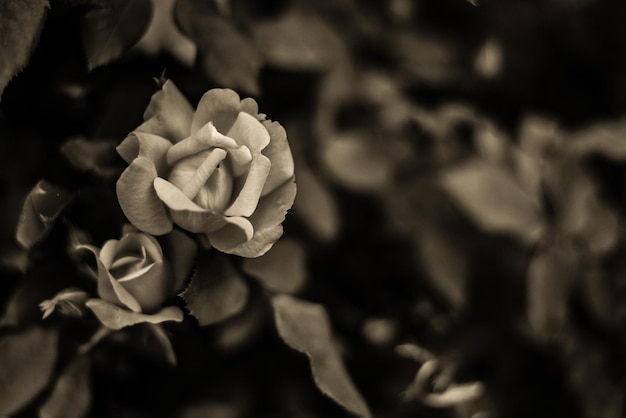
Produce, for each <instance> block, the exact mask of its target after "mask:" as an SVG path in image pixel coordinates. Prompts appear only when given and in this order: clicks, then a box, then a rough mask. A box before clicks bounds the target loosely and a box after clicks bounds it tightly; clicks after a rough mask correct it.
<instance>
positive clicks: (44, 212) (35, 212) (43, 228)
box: [17, 180, 71, 249]
mask: <svg viewBox="0 0 626 418" xmlns="http://www.w3.org/2000/svg"><path fill="white" fill-rule="evenodd" d="M70 199H71V196H70V193H69V192H67V191H66V190H63V189H61V188H60V187H58V186H55V185H53V184H50V183H48V182H47V181H45V180H41V181H40V182H39V183H37V185H36V186H35V187H34V188H33V189H32V190H31V192H30V193H29V194H28V196H27V197H26V200H25V202H24V206H23V208H22V214H21V215H20V219H19V222H18V225H17V241H18V242H19V243H20V244H21V245H22V246H23V247H24V248H26V249H28V248H30V247H32V246H33V245H35V244H36V243H37V242H39V241H40V240H41V239H42V238H44V237H45V236H46V234H47V233H48V231H50V229H51V228H52V226H53V225H54V221H55V220H56V218H57V217H58V216H59V214H60V213H61V211H62V210H63V208H64V207H65V206H66V205H67V204H68V203H69V201H70Z"/></svg>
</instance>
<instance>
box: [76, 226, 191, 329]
mask: <svg viewBox="0 0 626 418" xmlns="http://www.w3.org/2000/svg"><path fill="white" fill-rule="evenodd" d="M166 239H169V242H170V244H171V245H170V247H171V248H172V253H173V254H171V258H170V261H171V262H168V261H166V259H165V258H164V255H163V250H162V248H161V245H160V244H159V242H158V241H157V240H156V239H155V238H154V237H153V236H151V235H148V234H145V233H143V232H140V231H138V230H136V229H134V228H133V227H126V228H125V233H123V236H122V238H121V239H119V240H115V239H112V240H109V241H106V242H105V243H104V245H103V246H102V249H98V248H96V247H93V246H89V245H81V246H80V247H81V248H84V249H88V250H90V251H91V252H92V253H93V254H94V255H95V259H96V264H97V273H96V276H97V284H98V296H99V299H90V300H88V301H87V302H86V305H87V307H89V308H90V309H91V310H92V311H93V312H94V313H95V314H96V316H97V317H98V319H100V321H101V322H102V323H103V324H104V325H106V326H107V327H109V328H113V329H119V328H122V327H124V326H128V325H133V324H135V323H139V322H152V323H158V322H162V321H168V320H175V321H181V320H182V318H183V313H182V311H181V310H180V309H179V308H178V307H175V306H170V307H166V308H163V303H164V302H165V301H166V300H167V299H168V298H170V297H172V296H174V295H175V294H176V292H177V291H180V290H181V288H182V287H183V285H184V282H185V280H186V279H187V277H188V275H189V273H190V271H191V266H192V264H193V260H194V258H195V254H196V245H195V243H193V240H191V239H190V238H189V237H187V236H186V235H185V234H183V233H182V232H180V231H173V232H172V233H171V234H170V235H168V236H167V237H166Z"/></svg>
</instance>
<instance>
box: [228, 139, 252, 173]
mask: <svg viewBox="0 0 626 418" xmlns="http://www.w3.org/2000/svg"><path fill="white" fill-rule="evenodd" d="M227 151H228V156H229V157H230V162H231V165H232V170H233V176H235V177H239V176H241V175H242V174H243V173H245V172H246V170H247V169H248V166H249V165H250V162H251V161H252V154H251V153H250V150H249V149H248V147H246V146H245V145H242V146H240V147H237V148H231V149H228V150H227Z"/></svg>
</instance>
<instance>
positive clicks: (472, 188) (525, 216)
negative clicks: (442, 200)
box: [441, 160, 543, 243]
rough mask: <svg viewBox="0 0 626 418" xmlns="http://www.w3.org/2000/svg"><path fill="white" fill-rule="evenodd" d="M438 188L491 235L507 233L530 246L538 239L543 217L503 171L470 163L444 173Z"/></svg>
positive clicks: (533, 202) (529, 197)
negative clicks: (441, 188) (440, 186)
mask: <svg viewBox="0 0 626 418" xmlns="http://www.w3.org/2000/svg"><path fill="white" fill-rule="evenodd" d="M441 185H442V186H443V189H444V190H445V191H446V192H447V193H448V195H449V196H450V197H451V198H452V199H453V200H454V201H455V202H456V203H457V204H458V205H459V206H460V207H461V208H462V209H463V210H464V211H465V213H466V214H467V215H468V217H469V218H470V219H472V220H473V221H474V222H476V224H477V225H478V226H479V227H481V228H483V229H484V230H486V231H488V232H492V233H508V234H512V235H513V236H515V237H516V238H519V239H520V240H521V241H522V242H525V243H533V242H536V240H537V239H538V238H539V237H540V236H541V232H542V229H543V219H542V213H541V209H540V206H539V202H537V201H536V200H535V199H534V197H533V196H531V195H530V194H528V193H526V192H525V191H524V190H523V189H522V188H521V187H520V186H519V184H518V183H517V181H516V180H515V178H514V177H513V176H512V175H511V174H509V173H508V172H506V171H505V170H503V169H501V168H499V167H496V166H492V165H488V164H485V163H483V162H481V161H478V160H472V161H469V162H467V163H464V164H462V165H461V166H458V167H455V168H453V169H451V170H449V171H447V172H446V173H445V174H444V175H443V176H442V177H441Z"/></svg>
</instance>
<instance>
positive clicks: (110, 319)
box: [85, 299, 184, 330]
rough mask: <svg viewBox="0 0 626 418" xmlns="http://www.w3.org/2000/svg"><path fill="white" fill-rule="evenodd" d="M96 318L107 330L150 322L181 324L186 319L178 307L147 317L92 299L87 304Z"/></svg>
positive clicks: (171, 307)
mask: <svg viewBox="0 0 626 418" xmlns="http://www.w3.org/2000/svg"><path fill="white" fill-rule="evenodd" d="M85 304H86V305H87V307H88V308H89V309H91V310H92V311H93V313H94V314H95V315H96V317H97V318H98V319H99V320H100V322H102V324H103V325H104V326H106V327H107V328H110V329H113V330H118V329H122V328H125V327H128V326H131V325H135V324H140V323H143V322H149V323H151V324H159V323H161V322H165V321H176V322H181V321H182V320H183V318H184V316H183V311H181V310H180V308H178V307H177V306H168V307H166V308H163V309H161V310H160V311H158V312H157V313H155V314H152V315H146V314H143V313H139V312H131V311H127V310H126V309H123V308H120V307H119V306H116V305H113V304H112V303H109V302H107V301H104V300H100V299H90V300H88V301H87V302H86V303H85Z"/></svg>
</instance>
